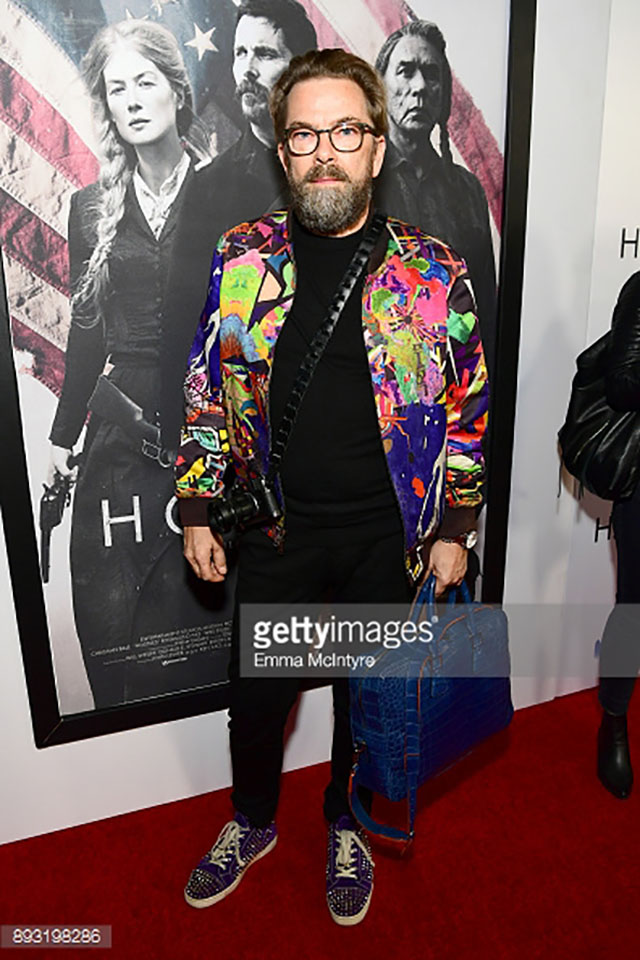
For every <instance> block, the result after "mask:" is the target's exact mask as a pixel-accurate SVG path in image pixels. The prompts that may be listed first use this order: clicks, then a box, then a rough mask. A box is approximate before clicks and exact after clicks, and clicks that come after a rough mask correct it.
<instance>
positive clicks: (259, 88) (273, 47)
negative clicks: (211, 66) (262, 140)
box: [233, 16, 292, 124]
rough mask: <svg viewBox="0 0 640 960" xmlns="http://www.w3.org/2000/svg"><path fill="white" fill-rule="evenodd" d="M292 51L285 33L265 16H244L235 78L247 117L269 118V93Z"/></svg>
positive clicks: (255, 119) (237, 37) (252, 119)
mask: <svg viewBox="0 0 640 960" xmlns="http://www.w3.org/2000/svg"><path fill="white" fill-rule="evenodd" d="M291 57H292V54H291V51H290V50H289V48H288V46H287V45H286V43H285V41H284V34H283V32H282V30H281V29H280V28H279V27H276V26H275V25H274V24H273V23H272V22H271V21H270V20H267V19H266V18H265V17H248V16H244V17H241V18H240V20H239V22H238V26H237V27H236V35H235V40H234V47H233V79H234V80H235V83H236V94H237V95H238V97H239V98H240V102H241V104H242V112H243V114H244V116H245V117H246V118H247V120H249V122H253V123H263V124H264V123H265V122H268V121H269V93H270V91H271V88H272V86H273V85H274V83H275V82H276V80H277V79H278V77H279V76H280V74H281V73H282V71H283V70H284V69H285V68H286V67H287V66H288V64H289V61H290V60H291Z"/></svg>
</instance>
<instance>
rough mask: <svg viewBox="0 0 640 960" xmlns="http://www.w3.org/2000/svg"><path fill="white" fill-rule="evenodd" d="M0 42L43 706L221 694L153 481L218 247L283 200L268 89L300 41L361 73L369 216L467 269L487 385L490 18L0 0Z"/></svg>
mask: <svg viewBox="0 0 640 960" xmlns="http://www.w3.org/2000/svg"><path fill="white" fill-rule="evenodd" d="M105 28H109V29H105ZM0 34H1V38H2V43H1V50H2V54H1V59H0V70H1V71H2V77H1V80H0V83H1V89H2V98H1V101H0V110H1V116H0V136H1V138H2V142H1V143H0V242H1V244H2V249H3V257H4V268H5V274H6V280H7V287H8V295H9V312H10V323H11V333H12V338H13V344H14V361H15V367H16V371H17V374H18V381H19V396H20V408H21V417H22V422H23V428H24V437H25V448H26V453H27V460H28V469H29V480H30V490H31V498H32V509H33V515H34V517H35V520H36V524H37V525H38V526H39V527H40V528H41V529H40V560H41V579H42V589H43V591H44V598H45V604H46V611H47V620H48V626H49V637H50V644H51V652H52V656H53V661H54V669H55V677H56V687H57V695H58V701H59V706H60V712H61V714H63V715H69V714H75V713H81V712H84V711H88V710H89V711H90V710H94V709H103V708H107V707H118V706H120V705H122V704H128V703H134V702H139V701H143V700H145V699H149V698H156V697H161V696H167V695H171V694H175V693H179V692H183V691H187V690H194V689H200V688H203V687H220V686H223V685H224V684H225V682H226V668H227V660H228V648H229V642H230V624H231V616H232V610H233V571H232V572H231V575H230V577H229V579H228V581H227V583H226V584H225V585H224V586H222V585H219V586H218V585H216V586H212V585H209V584H203V583H201V582H199V581H197V580H196V578H195V577H193V576H192V575H191V573H190V572H189V570H188V567H187V564H186V563H185V561H184V559H183V556H182V537H181V530H180V526H179V522H178V515H177V509H176V501H175V498H174V495H173V471H172V469H171V466H172V459H173V453H174V451H175V448H176V446H177V430H178V427H179V421H180V381H181V377H182V372H183V370H184V364H185V361H186V355H187V352H188V349H189V345H190V342H191V338H192V336H193V332H194V330H195V326H196V323H197V320H198V317H199V314H200V310H201V309H202V306H203V303H204V299H205V294H206V289H207V283H208V265H209V263H210V259H211V253H212V250H213V247H214V244H215V242H216V241H217V239H218V237H219V235H220V233H221V232H222V231H224V230H225V229H227V228H229V227H231V226H233V225H234V224H236V223H238V222H241V221H243V220H246V219H250V218H252V217H256V216H259V215H260V214H261V213H264V212H266V211H267V210H271V209H276V208H278V207H281V206H282V205H285V204H286V185H285V181H284V178H283V175H282V171H281V168H280V166H279V163H278V162H277V159H276V156H275V151H274V143H273V134H272V130H271V124H270V120H269V116H268V109H267V99H268V94H269V91H270V89H271V86H272V85H273V83H274V82H275V80H276V78H277V77H278V75H279V74H280V72H281V71H282V70H283V69H284V68H285V67H286V65H287V63H288V62H289V60H290V59H291V57H292V56H294V55H296V54H298V53H302V52H304V51H305V50H307V49H309V48H311V47H313V46H319V47H328V46H335V47H344V48H346V49H350V50H352V51H354V52H355V53H358V54H359V55H361V56H363V57H365V58H366V59H368V60H369V61H370V62H372V63H375V64H376V65H377V66H378V68H379V69H380V71H381V73H382V74H383V76H384V79H385V85H386V87H387V92H388V98H389V114H390V124H391V127H390V136H389V150H388V156H387V160H386V161H385V167H384V170H383V173H382V175H381V177H380V180H379V182H378V185H377V188H376V195H375V198H376V204H377V205H378V206H379V207H381V208H382V209H384V210H385V211H386V212H387V213H389V214H392V215H394V216H398V217H400V218H402V219H405V220H407V221H410V222H412V223H414V224H416V225H417V226H419V227H422V228H423V229H425V230H427V231H428V232H430V233H432V234H433V235H435V236H438V237H439V238H440V239H442V240H444V241H445V242H447V243H448V244H450V245H451V246H452V247H454V248H455V250H456V251H457V252H458V253H459V254H461V255H462V256H464V257H465V259H466V260H467V263H468V266H469V270H470V274H471V278H472V282H473V285H474V289H475V292H476V298H477V303H478V311H479V317H480V324H481V332H482V336H483V342H484V345H485V352H486V355H487V362H488V366H489V371H490V375H491V376H495V375H496V371H495V342H496V283H497V274H496V264H497V262H498V259H497V257H498V253H499V238H500V229H501V222H500V218H501V211H502V180H503V156H502V154H503V146H502V145H503V138H504V116H505V105H506V50H507V41H508V4H507V2H506V0H490V2H487V3H484V4H482V5H480V4H477V3H474V2H472V0H458V2H453V3H452V2H450V0H449V2H447V3H445V2H443V0H434V2H430V3H426V2H425V0H414V2H413V3H412V4H411V5H408V4H406V3H404V2H401V0H351V2H349V3H347V4H345V3H344V2H342V0H316V2H314V0H303V2H301V3H298V2H297V0H268V2H267V0H246V2H245V3H234V2H232V0H0ZM159 143H161V144H162V147H161V148H160V147H158V144H159ZM193 225H197V230H196V229H195V227H193ZM192 227H193V228H192ZM37 588H38V589H40V586H39V585H38V587H37Z"/></svg>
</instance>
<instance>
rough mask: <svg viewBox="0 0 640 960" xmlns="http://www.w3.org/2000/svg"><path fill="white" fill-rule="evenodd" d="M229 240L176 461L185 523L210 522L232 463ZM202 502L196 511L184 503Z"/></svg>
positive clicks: (205, 317)
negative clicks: (211, 505)
mask: <svg viewBox="0 0 640 960" xmlns="http://www.w3.org/2000/svg"><path fill="white" fill-rule="evenodd" d="M224 249H225V239H224V237H223V238H222V239H221V240H220V242H219V244H218V246H217V249H216V252H215V254H214V257H213V262H212V264H211V278H210V283H209V290H208V294H207V301H206V304H205V308H204V310H203V312H202V315H201V317H200V321H199V323H198V328H197V330H196V335H195V339H194V341H193V344H192V346H191V351H190V353H189V360H188V364H187V373H186V377H185V383H184V398H185V422H184V425H183V427H182V430H181V436H180V446H179V449H178V455H177V458H176V465H175V473H176V495H177V497H178V498H179V499H180V501H181V504H180V515H181V518H182V521H183V523H206V519H205V518H206V501H207V500H210V499H212V498H213V497H218V496H220V495H221V494H222V492H223V477H224V473H225V470H226V468H227V465H228V463H229V438H228V435H227V430H226V426H225V413H224V404H223V396H222V382H221V371H220V284H221V279H222V270H223V261H224ZM190 500H191V501H196V502H194V503H193V504H192V506H191V507H189V506H187V504H186V503H183V501H190Z"/></svg>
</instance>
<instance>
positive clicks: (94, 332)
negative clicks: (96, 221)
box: [49, 191, 107, 448]
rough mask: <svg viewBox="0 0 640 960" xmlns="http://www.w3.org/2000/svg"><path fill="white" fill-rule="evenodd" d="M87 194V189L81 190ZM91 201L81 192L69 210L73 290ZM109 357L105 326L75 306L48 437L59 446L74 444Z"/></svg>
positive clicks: (86, 246) (87, 245)
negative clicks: (62, 376)
mask: <svg viewBox="0 0 640 960" xmlns="http://www.w3.org/2000/svg"><path fill="white" fill-rule="evenodd" d="M82 193H83V195H84V191H82ZM89 208H90V203H89V202H88V200H86V199H83V197H82V196H81V195H80V193H74V194H73V196H72V197H71V207H70V210H69V231H68V232H69V247H68V249H69V275H70V290H71V292H73V291H74V290H75V289H76V287H77V285H78V281H79V279H80V277H81V276H82V274H83V272H84V269H85V266H86V264H87V261H88V260H89V258H90V257H91V253H92V250H93V246H92V243H91V242H90V239H89V232H90V225H89V224H87V222H86V221H87V218H88V209H89ZM106 359H107V352H106V347H105V343H104V327H103V323H102V320H101V319H100V317H98V316H96V312H95V310H94V308H93V306H92V305H91V304H85V305H83V306H82V307H80V308H78V307H73V308H72V311H71V324H70V327H69V337H68V339H67V346H66V351H65V367H64V383H63V386H62V393H61V395H60V400H59V402H58V407H57V410H56V415H55V417H54V420H53V425H52V427H51V433H50V434H49V439H50V440H51V442H52V443H53V444H55V445H56V446H58V447H67V448H71V447H73V445H74V444H75V442H76V440H77V439H78V436H79V435H80V431H81V430H82V427H83V426H84V422H85V420H86V418H87V403H88V401H89V397H90V396H91V393H92V392H93V389H94V387H95V385H96V380H97V379H98V375H99V374H100V373H101V372H102V369H103V367H104V364H105V360H106Z"/></svg>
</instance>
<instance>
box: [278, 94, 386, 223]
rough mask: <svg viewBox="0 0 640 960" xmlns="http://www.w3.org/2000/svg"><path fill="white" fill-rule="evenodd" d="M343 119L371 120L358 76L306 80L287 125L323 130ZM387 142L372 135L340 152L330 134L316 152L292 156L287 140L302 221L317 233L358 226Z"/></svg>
mask: <svg viewBox="0 0 640 960" xmlns="http://www.w3.org/2000/svg"><path fill="white" fill-rule="evenodd" d="M341 121H358V122H361V123H366V124H371V116H370V114H369V109H368V105H367V101H366V98H365V95H364V93H363V91H362V89H361V88H360V86H359V85H358V84H357V83H355V82H354V81H353V80H346V79H344V80H343V79H338V78H334V77H320V78H317V79H313V80H303V81H301V82H300V83H297V84H296V85H295V86H294V87H293V89H292V90H291V92H290V93H289V95H288V97H287V110H286V122H285V126H286V127H287V128H289V127H293V126H301V127H309V128H312V129H314V130H324V129H327V128H331V127H333V126H334V125H335V124H337V123H340V122H341ZM385 146H386V144H385V139H384V137H375V136H373V134H370V133H366V134H365V136H364V139H363V142H362V146H361V147H360V149H359V150H356V151H355V152H353V153H343V152H340V151H339V150H336V149H335V147H334V146H333V145H332V143H331V141H330V139H329V136H328V134H326V133H323V134H322V135H321V136H320V140H319V142H318V146H317V148H316V150H314V152H313V153H311V154H309V155H307V156H303V157H297V156H292V155H291V154H290V153H289V152H288V150H287V149H286V147H285V145H284V144H282V143H280V144H278V156H279V157H280V161H281V163H282V165H283V167H284V169H285V172H286V174H287V180H288V181H289V187H290V189H291V196H292V202H293V208H294V210H295V211H296V213H297V215H298V218H299V219H300V221H301V222H302V223H303V224H304V225H305V226H306V227H308V228H309V229H310V230H313V231H314V232H315V233H321V234H332V235H340V234H344V233H349V232H351V230H350V228H352V227H353V226H354V225H357V226H359V223H358V221H359V220H360V219H362V217H363V216H364V214H366V212H367V210H368V207H369V202H370V199H371V187H372V180H373V178H374V177H377V176H378V174H379V172H380V168H381V166H382V161H383V159H384V151H385ZM357 226H356V229H357Z"/></svg>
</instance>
